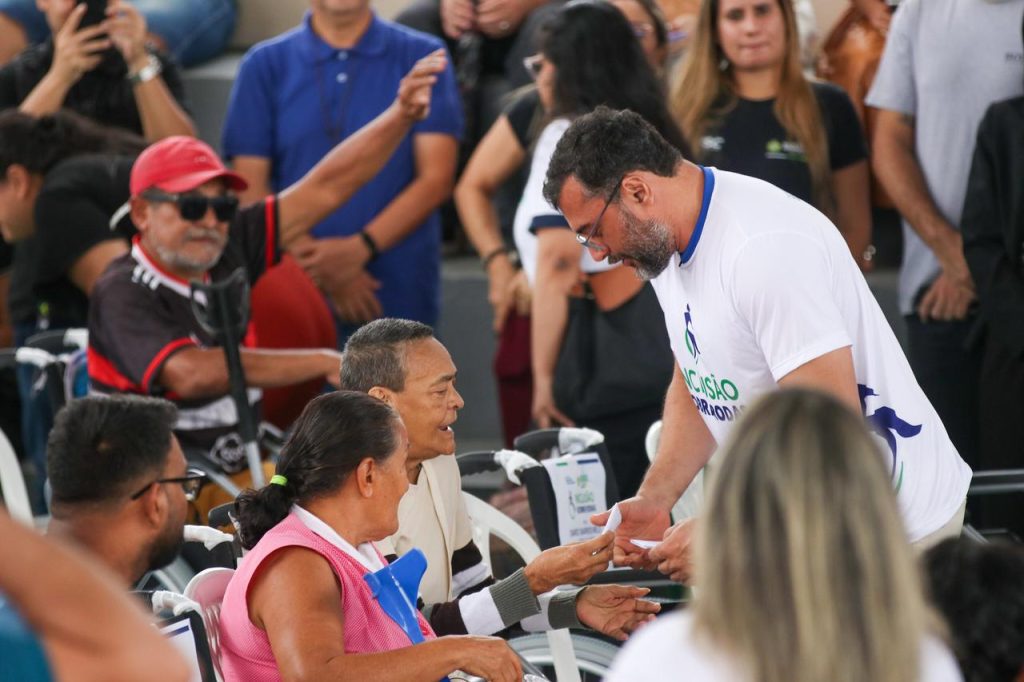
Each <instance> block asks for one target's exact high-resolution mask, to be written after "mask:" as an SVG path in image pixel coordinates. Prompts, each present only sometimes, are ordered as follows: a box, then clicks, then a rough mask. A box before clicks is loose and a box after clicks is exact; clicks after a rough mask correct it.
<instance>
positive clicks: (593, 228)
mask: <svg viewBox="0 0 1024 682" xmlns="http://www.w3.org/2000/svg"><path fill="white" fill-rule="evenodd" d="M624 179H625V176H623V177H621V178H619V181H618V182H616V183H615V187H614V188H612V191H611V193H609V194H608V199H606V200H605V202H604V206H603V207H602V208H601V212H600V213H598V214H597V218H595V219H594V222H592V223H590V229H589V230H587V231H586V233H585V234H584V233H583V232H577V233H576V241H578V242H579V243H580V244H582V245H583V246H585V247H587V248H588V249H591V250H597V249H599V248H601V247H599V246H598V245H597V244H594V243H593V242H591V241H590V240H591V239H593V238H594V237H595V236H596V235H597V227H598V225H600V224H601V219H602V218H604V214H605V211H607V210H608V207H609V206H611V205H612V202H614V201H615V198H616V197H617V196H619V187H621V186H622V181H623V180H624Z"/></svg>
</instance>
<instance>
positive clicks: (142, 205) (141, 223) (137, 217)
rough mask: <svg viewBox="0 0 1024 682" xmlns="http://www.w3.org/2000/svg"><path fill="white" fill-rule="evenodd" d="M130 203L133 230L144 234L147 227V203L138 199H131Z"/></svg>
mask: <svg viewBox="0 0 1024 682" xmlns="http://www.w3.org/2000/svg"><path fill="white" fill-rule="evenodd" d="M129 201H130V202H131V204H130V205H131V209H132V210H131V216H132V223H134V225H135V229H137V230H138V231H139V232H145V231H146V228H147V227H149V202H148V201H146V200H145V199H141V198H139V197H132V198H131V199H130V200H129Z"/></svg>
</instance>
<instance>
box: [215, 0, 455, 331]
mask: <svg viewBox="0 0 1024 682" xmlns="http://www.w3.org/2000/svg"><path fill="white" fill-rule="evenodd" d="M439 47H442V43H441V41H440V40H438V39H437V38H434V37H432V36H428V35H426V34H423V33H418V32H416V31H413V30H411V29H408V28H405V27H403V26H399V25H397V24H393V23H391V22H388V21H384V20H382V19H380V18H379V17H377V16H376V15H375V14H374V13H373V12H372V11H371V10H370V6H369V0H315V1H313V2H311V11H310V12H308V13H307V14H306V17H305V19H304V20H303V23H302V25H301V26H298V27H296V28H295V29H293V30H291V31H288V32H287V33H284V34H282V35H280V36H277V37H276V38H273V39H271V40H268V41H266V42H263V43H260V44H259V45H257V46H255V47H254V48H252V50H250V51H249V53H248V54H247V55H246V56H245V59H244V60H243V61H242V65H241V68H240V70H239V73H238V78H237V79H236V81H235V85H234V89H233V91H232V94H231V101H230V104H229V107H228V115H227V120H226V123H225V127H224V137H223V147H224V154H225V156H228V157H230V158H232V159H233V162H234V166H235V169H236V170H237V171H238V173H240V174H241V175H242V176H243V177H245V179H246V180H247V181H248V182H249V191H248V192H247V193H246V194H245V195H243V197H242V200H243V201H252V200H255V199H257V198H259V197H262V196H265V194H266V193H267V192H273V191H275V190H278V189H281V188H283V187H287V186H288V185H290V184H291V183H293V182H295V181H296V180H298V179H299V178H301V177H302V176H303V175H304V174H305V173H306V172H307V171H308V170H309V169H310V168H312V167H313V165H314V164H316V162H317V161H319V160H320V158H321V157H323V156H324V154H326V153H327V151H328V150H330V149H331V148H332V147H334V146H335V145H336V144H338V142H339V141H340V140H342V139H344V138H345V137H347V136H348V135H350V134H352V133H353V132H355V131H356V130H358V129H359V128H360V127H362V126H363V125H365V124H366V123H367V122H369V121H370V120H372V119H373V118H374V117H375V116H377V115H378V114H379V113H381V112H382V111H384V110H385V109H386V108H387V107H388V106H389V105H390V104H391V102H392V101H393V100H394V95H395V90H396V89H397V87H398V83H399V81H400V80H401V78H402V76H403V75H404V74H405V73H407V72H408V71H409V69H410V68H411V67H412V65H413V64H414V63H415V62H416V60H418V59H420V58H421V57H423V56H425V55H427V54H429V53H430V52H432V51H434V50H436V49H438V48H439ZM462 125H463V122H462V110H461V104H460V100H459V94H458V90H457V87H456V83H455V78H454V74H453V73H452V70H451V67H450V66H449V67H448V68H447V69H446V70H445V71H444V72H443V73H442V74H439V76H438V80H437V83H436V85H435V86H434V92H433V96H432V100H431V112H430V115H429V116H428V117H427V118H426V119H425V120H423V121H421V122H419V123H417V124H416V125H415V126H414V128H413V130H412V131H411V133H410V134H409V136H408V137H406V139H405V140H403V142H402V143H401V145H400V146H399V147H398V150H397V151H396V152H395V154H394V155H393V156H392V158H391V160H390V161H389V162H388V164H387V165H386V166H385V167H384V169H383V170H382V171H381V172H380V173H379V174H378V175H377V176H376V177H375V178H374V179H373V180H372V181H371V182H369V183H368V184H367V185H365V186H364V187H363V188H362V189H361V190H359V191H358V192H357V193H356V194H355V195H353V197H352V198H351V199H349V200H348V201H347V202H346V203H345V204H344V205H342V206H341V208H339V209H338V210H337V211H335V212H334V213H333V214H331V215H330V216H328V217H327V218H326V219H325V220H324V221H323V222H321V223H320V224H319V225H318V226H317V227H316V228H315V229H314V230H313V236H314V237H315V239H311V240H309V241H308V242H307V243H306V244H304V245H302V246H301V247H299V248H298V249H296V251H295V253H296V256H297V258H298V260H299V263H300V264H301V265H302V266H303V267H304V268H305V269H306V271H307V272H308V273H309V274H310V275H311V277H312V278H313V280H314V281H315V282H316V283H317V284H318V285H319V286H320V287H321V288H322V289H323V290H324V292H325V293H326V294H327V295H328V296H329V297H330V298H331V300H332V301H333V302H334V304H335V307H336V309H337V312H338V314H339V317H340V318H341V321H342V322H343V323H348V324H349V325H356V324H358V323H361V322H365V321H367V320H370V319H373V318H375V317H380V316H381V315H385V316H388V317H404V318H409V319H414V320H417V321H420V322H424V323H426V324H434V323H435V322H436V321H437V316H438V312H439V307H440V296H439V294H440V269H441V264H440V244H441V228H440V220H439V217H438V213H437V208H438V206H440V204H441V203H442V202H443V201H444V200H445V199H446V198H447V197H448V195H449V193H450V191H451V187H452V184H453V182H454V176H455V166H456V156H457V149H458V139H459V137H460V135H461V134H462ZM339 263H340V265H339ZM328 265H329V266H328ZM346 326H348V325H346ZM349 329H351V327H349ZM344 336H347V334H343V335H342V337H343V338H342V341H343V340H344Z"/></svg>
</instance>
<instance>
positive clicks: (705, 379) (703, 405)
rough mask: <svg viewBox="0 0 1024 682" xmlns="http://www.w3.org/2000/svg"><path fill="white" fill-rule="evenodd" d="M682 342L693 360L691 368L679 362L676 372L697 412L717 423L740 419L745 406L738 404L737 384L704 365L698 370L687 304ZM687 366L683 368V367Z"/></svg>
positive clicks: (697, 349) (698, 346)
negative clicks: (680, 376) (679, 374)
mask: <svg viewBox="0 0 1024 682" xmlns="http://www.w3.org/2000/svg"><path fill="white" fill-rule="evenodd" d="M683 323H684V330H683V342H684V343H685V344H686V352H687V353H688V354H689V356H690V357H691V358H693V365H690V364H689V363H688V362H685V363H684V362H680V366H679V369H680V371H681V372H682V373H683V380H684V381H685V382H686V387H687V388H688V389H689V391H690V397H691V398H692V399H693V404H694V405H696V406H697V410H698V411H699V412H700V413H701V414H703V415H705V416H707V417H711V418H713V419H717V420H718V421H720V422H731V421H734V420H735V419H737V418H739V416H740V413H741V412H742V411H743V409H744V407H745V405H744V404H743V403H742V402H741V400H740V390H739V388H738V387H737V385H736V382H735V381H733V380H731V379H729V378H727V377H718V376H716V375H715V373H714V371H712V370H711V369H709V368H708V367H707V365H703V366H702V367H701V368H700V369H698V368H697V365H698V363H700V357H701V350H700V345H699V344H698V343H697V334H696V332H695V331H694V324H693V311H692V310H691V309H690V304H686V311H685V312H684V313H683ZM683 365H686V366H683Z"/></svg>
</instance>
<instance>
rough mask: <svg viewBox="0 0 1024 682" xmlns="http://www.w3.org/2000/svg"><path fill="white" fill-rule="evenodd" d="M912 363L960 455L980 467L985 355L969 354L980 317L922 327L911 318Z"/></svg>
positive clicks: (930, 323)
mask: <svg viewBox="0 0 1024 682" xmlns="http://www.w3.org/2000/svg"><path fill="white" fill-rule="evenodd" d="M906 322H907V345H908V351H909V352H908V354H907V355H908V358H907V359H908V360H910V366H911V368H912V369H913V370H914V376H915V377H916V378H917V383H919V384H920V385H921V388H922V389H924V393H925V395H926V396H928V400H929V401H931V404H932V406H933V407H934V408H935V411H936V412H938V413H939V418H940V419H942V423H943V425H944V426H945V427H946V432H947V433H949V437H950V439H951V440H952V441H953V445H955V446H956V449H957V450H958V451H959V452H960V456H961V457H963V458H964V460H965V461H966V462H967V463H968V464H970V465H971V468H972V469H977V468H979V466H980V464H981V462H980V460H979V459H978V453H979V450H978V426H979V421H978V414H979V412H978V382H979V379H980V376H981V353H980V351H978V350H968V349H967V337H968V335H969V334H970V331H971V329H972V328H973V327H974V324H975V318H974V316H969V317H968V318H967V319H966V320H959V321H955V322H936V321H929V322H921V320H920V319H918V317H917V316H916V315H907V316H906Z"/></svg>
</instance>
